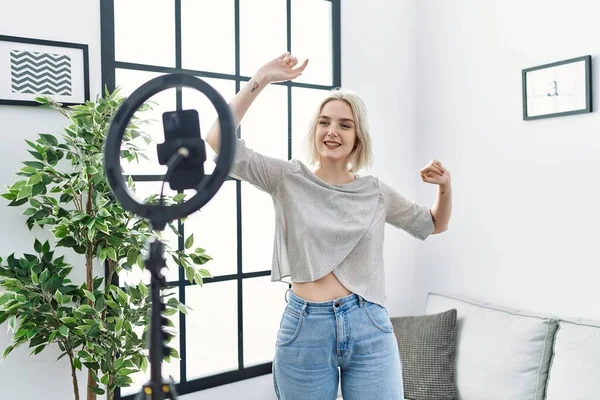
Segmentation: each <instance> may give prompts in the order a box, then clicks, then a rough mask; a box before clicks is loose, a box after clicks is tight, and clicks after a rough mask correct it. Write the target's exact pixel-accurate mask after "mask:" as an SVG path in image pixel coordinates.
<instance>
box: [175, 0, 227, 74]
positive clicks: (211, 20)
mask: <svg viewBox="0 0 600 400" xmlns="http://www.w3.org/2000/svg"><path fill="white" fill-rule="evenodd" d="M234 22H235V21H234V2H233V0H219V1H215V0H182V1H181V47H182V54H181V56H182V60H181V61H182V66H183V68H186V69H195V70H202V71H213V72H220V73H225V74H234V73H235V24H234Z"/></svg>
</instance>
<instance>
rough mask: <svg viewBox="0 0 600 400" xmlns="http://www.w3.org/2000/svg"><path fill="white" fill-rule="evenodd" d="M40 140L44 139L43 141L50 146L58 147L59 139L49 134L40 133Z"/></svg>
mask: <svg viewBox="0 0 600 400" xmlns="http://www.w3.org/2000/svg"><path fill="white" fill-rule="evenodd" d="M40 138H41V139H42V141H43V142H44V143H46V144H48V145H50V146H57V145H58V139H56V137H54V136H53V135H50V134H47V133H40Z"/></svg>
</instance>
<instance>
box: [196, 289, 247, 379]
mask: <svg viewBox="0 0 600 400" xmlns="http://www.w3.org/2000/svg"><path fill="white" fill-rule="evenodd" d="M185 299H186V304H187V305H188V306H190V307H191V308H192V310H190V311H188V315H187V316H186V338H187V354H186V365H187V379H188V380H192V379H196V378H200V377H203V376H207V375H213V374H218V373H221V372H225V371H231V370H237V369H238V341H237V337H238V324H237V319H238V308H237V299H238V297H237V281H227V282H218V283H210V284H206V285H203V286H202V287H200V286H197V285H193V286H187V287H186V292H185Z"/></svg>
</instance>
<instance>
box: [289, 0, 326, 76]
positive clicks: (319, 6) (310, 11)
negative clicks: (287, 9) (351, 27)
mask: <svg viewBox="0 0 600 400" xmlns="http://www.w3.org/2000/svg"><path fill="white" fill-rule="evenodd" d="M332 44H333V42H332V17H331V2H330V1H325V0H292V54H293V55H294V56H296V57H297V58H298V61H299V62H302V61H304V60H305V59H306V58H308V59H309V64H308V67H307V68H306V70H305V71H304V73H303V74H302V76H300V77H298V79H296V81H298V82H310V83H315V84H321V85H332V84H333V72H332V71H333V67H332V64H333V56H332V55H333V50H332Z"/></svg>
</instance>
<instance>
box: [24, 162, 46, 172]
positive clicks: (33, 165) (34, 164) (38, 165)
mask: <svg viewBox="0 0 600 400" xmlns="http://www.w3.org/2000/svg"><path fill="white" fill-rule="evenodd" d="M23 164H25V165H27V166H28V167H31V168H35V169H40V170H41V169H43V168H44V164H42V163H41V162H39V161H23Z"/></svg>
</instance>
